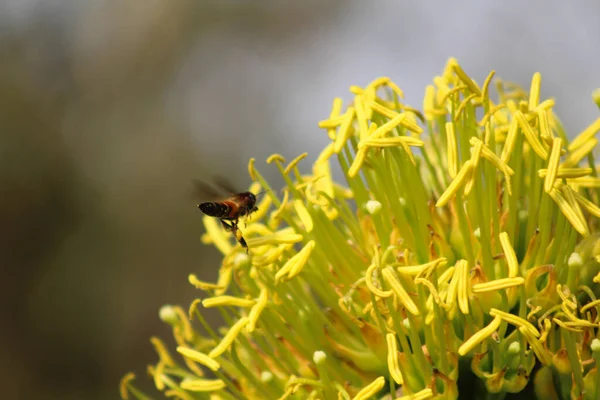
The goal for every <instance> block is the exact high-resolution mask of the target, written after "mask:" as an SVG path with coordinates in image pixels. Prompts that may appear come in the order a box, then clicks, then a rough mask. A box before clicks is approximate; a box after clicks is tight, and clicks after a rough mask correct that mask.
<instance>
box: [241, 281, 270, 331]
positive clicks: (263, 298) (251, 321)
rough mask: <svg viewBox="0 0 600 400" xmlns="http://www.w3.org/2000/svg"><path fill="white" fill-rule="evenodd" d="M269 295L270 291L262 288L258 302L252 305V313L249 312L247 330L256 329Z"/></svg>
mask: <svg viewBox="0 0 600 400" xmlns="http://www.w3.org/2000/svg"><path fill="white" fill-rule="evenodd" d="M268 297H269V293H268V292H267V289H266V288H262V289H261V290H260V295H259V296H258V300H257V301H256V304H255V305H254V307H252V309H251V310H250V313H249V314H248V325H246V332H248V333H251V332H253V331H254V328H255V327H256V323H257V322H258V317H259V316H260V314H261V313H262V311H263V310H264V308H265V306H266V305H267V300H268Z"/></svg>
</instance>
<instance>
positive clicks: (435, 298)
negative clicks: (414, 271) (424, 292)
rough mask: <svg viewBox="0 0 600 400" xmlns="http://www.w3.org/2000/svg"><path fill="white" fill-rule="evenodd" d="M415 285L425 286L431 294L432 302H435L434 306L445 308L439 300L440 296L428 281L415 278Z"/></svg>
mask: <svg viewBox="0 0 600 400" xmlns="http://www.w3.org/2000/svg"><path fill="white" fill-rule="evenodd" d="M415 283H416V284H417V285H423V286H426V287H427V289H429V292H430V293H431V296H432V298H433V301H435V303H436V304H438V305H440V306H442V307H444V308H446V307H447V306H446V304H443V302H442V299H441V298H440V295H439V293H438V291H437V290H436V289H435V286H433V283H431V282H430V281H428V280H427V279H423V278H417V279H415Z"/></svg>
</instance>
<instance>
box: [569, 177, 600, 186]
mask: <svg viewBox="0 0 600 400" xmlns="http://www.w3.org/2000/svg"><path fill="white" fill-rule="evenodd" d="M569 183H574V184H576V185H577V186H579V187H584V188H600V178H595V177H592V176H587V177H583V178H576V179H569Z"/></svg>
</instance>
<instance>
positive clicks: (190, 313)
mask: <svg viewBox="0 0 600 400" xmlns="http://www.w3.org/2000/svg"><path fill="white" fill-rule="evenodd" d="M200 303H202V300H200V299H195V300H194V301H192V304H190V308H189V309H188V318H189V319H190V320H192V319H193V317H194V312H195V311H196V307H198V304H200Z"/></svg>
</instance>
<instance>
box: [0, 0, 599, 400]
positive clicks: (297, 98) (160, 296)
mask: <svg viewBox="0 0 600 400" xmlns="http://www.w3.org/2000/svg"><path fill="white" fill-rule="evenodd" d="M598 15H600V3H598V2H597V1H593V0H589V1H585V0H583V1H579V2H577V3H574V2H564V1H559V0H552V1H548V0H546V1H543V0H536V1H528V2H522V1H501V2H500V1H498V2H492V1H487V2H486V1H484V2H473V1H452V2H447V1H441V0H440V1H431V2H408V1H345V0H329V1H316V0H315V1H281V0H280V1H257V0H255V1H249V0H247V1H242V0H238V1H234V0H222V1H216V0H215V1H184V0H176V1H164V0H137V1H136V0H121V1H101V0H86V1H84V0H80V1H75V0H74V1H67V0H65V1H45V0H1V1H0V191H1V194H0V229H1V230H0V232H1V233H2V241H1V242H0V321H1V322H0V324H1V325H0V327H1V328H0V392H1V393H2V395H1V397H2V398H3V399H34V398H36V399H61V400H70V399H114V398H117V397H118V391H117V386H118V381H119V379H120V377H121V376H122V375H123V374H124V373H126V372H128V371H130V370H133V371H135V372H136V373H137V374H138V376H139V378H140V379H138V381H141V382H144V380H145V379H144V375H145V366H146V364H148V363H151V362H154V361H155V356H154V354H153V351H152V348H151V346H150V344H149V342H148V338H149V337H150V336H151V335H153V334H157V335H159V336H163V337H168V336H169V331H168V329H167V328H166V327H164V326H163V325H162V324H161V323H160V321H159V319H158V309H159V307H160V306H161V305H163V304H166V303H172V304H182V305H184V306H186V307H187V305H188V304H189V303H190V302H191V301H192V300H193V299H194V298H195V295H196V293H194V289H193V288H192V287H191V286H190V285H189V284H188V283H187V275H188V274H189V273H190V272H195V273H196V274H198V275H200V276H201V277H203V278H204V279H207V280H210V279H214V278H215V276H216V270H217V267H218V264H219V259H218V254H217V253H216V251H215V250H214V249H212V248H207V247H204V246H203V245H202V244H201V243H200V242H199V237H200V235H201V233H202V226H201V218H200V214H199V211H198V210H197V209H196V207H195V204H196V199H194V198H193V196H192V193H193V190H192V183H191V182H192V179H204V180H209V181H210V180H211V179H213V177H215V176H224V177H226V178H227V179H228V180H229V181H230V182H231V183H232V184H233V185H236V186H237V187H239V188H240V189H242V188H245V187H247V185H248V184H249V179H248V176H247V168H246V166H247V161H248V159H249V158H250V157H256V159H257V160H259V162H258V167H259V168H260V169H261V171H263V172H264V174H265V175H266V176H267V177H270V178H271V179H272V181H273V182H275V186H276V185H277V183H278V182H279V180H278V179H277V177H276V176H275V175H276V174H275V171H273V170H272V169H271V168H269V167H267V166H265V165H264V159H265V158H266V157H267V156H268V155H270V154H271V153H275V152H277V153H281V154H283V155H284V156H287V157H294V156H296V155H298V154H299V153H301V152H304V151H307V152H309V157H308V159H309V160H308V161H310V160H313V159H314V158H315V156H316V154H318V151H319V149H320V148H321V147H322V146H323V145H324V144H325V143H326V135H325V134H324V133H323V132H319V130H318V128H317V121H319V120H320V119H323V118H325V117H326V116H327V115H328V113H329V109H330V104H331V100H332V99H333V97H335V96H345V98H349V96H348V94H349V93H348V87H349V86H350V85H351V84H358V85H365V84H367V83H368V82H369V81H370V80H371V79H373V78H375V77H377V76H381V75H387V76H391V77H392V78H393V79H394V80H395V81H396V82H397V83H398V84H399V85H400V86H401V87H402V88H403V89H404V90H405V92H406V94H407V101H408V102H409V103H410V104H412V105H414V106H419V107H420V106H421V98H422V94H423V92H424V88H425V85H426V84H428V83H429V82H430V81H431V79H432V78H433V76H434V75H436V74H439V73H440V72H441V71H442V68H443V67H444V64H445V62H446V60H447V58H448V57H449V56H455V57H457V58H458V60H459V62H460V63H461V64H462V65H463V67H464V68H465V70H466V71H467V72H468V73H470V74H472V75H473V76H475V77H476V78H477V79H478V80H479V81H482V80H483V79H484V77H485V76H486V75H487V73H488V72H489V70H490V69H492V68H494V69H496V70H497V74H498V76H500V77H503V78H506V79H510V80H512V81H515V82H518V83H520V84H522V85H525V86H527V85H528V84H529V81H530V79H531V75H532V74H533V73H534V72H535V71H540V72H541V73H542V77H543V83H542V95H543V96H544V97H556V98H557V100H558V101H557V107H556V109H557V110H558V112H559V115H560V116H561V117H562V118H563V121H564V123H565V125H566V127H567V129H568V130H569V133H570V135H575V134H576V133H578V132H579V131H580V130H581V129H582V128H584V127H585V126H586V125H587V124H589V123H590V122H591V121H593V120H594V119H595V118H596V117H597V113H598V110H597V108H596V106H595V105H594V104H593V103H592V101H591V98H590V94H591V91H592V90H593V89H594V88H596V87H600V68H599V67H598V66H599V65H600V24H599V23H598ZM308 165H309V162H306V164H305V167H306V166H308ZM148 386H150V385H148Z"/></svg>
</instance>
